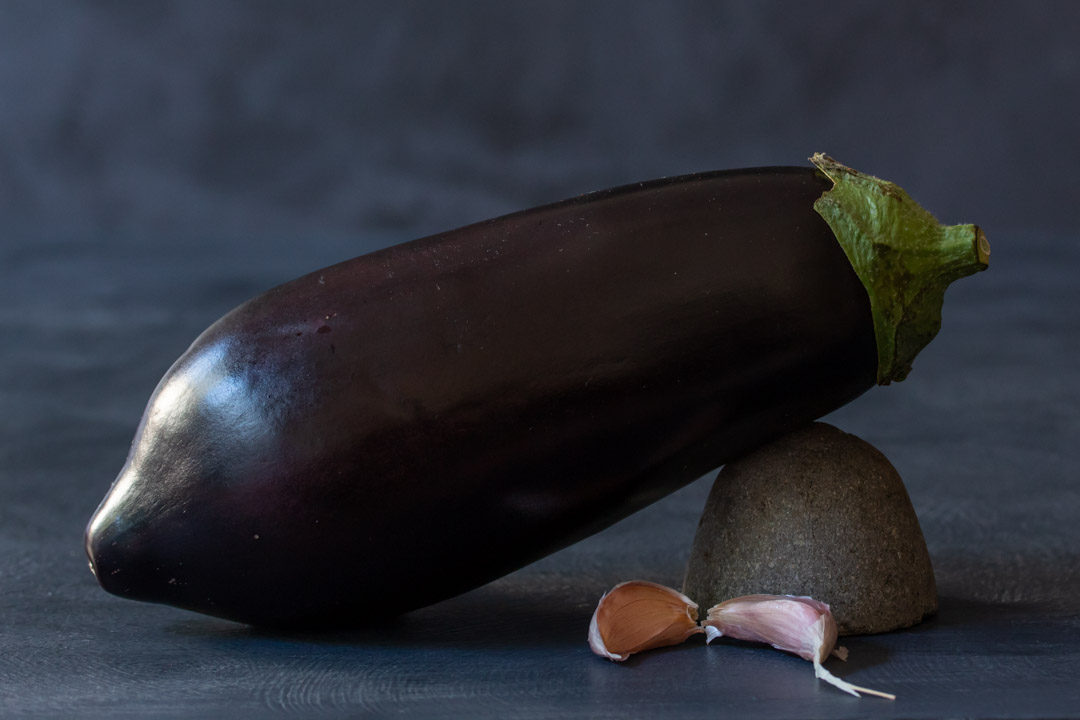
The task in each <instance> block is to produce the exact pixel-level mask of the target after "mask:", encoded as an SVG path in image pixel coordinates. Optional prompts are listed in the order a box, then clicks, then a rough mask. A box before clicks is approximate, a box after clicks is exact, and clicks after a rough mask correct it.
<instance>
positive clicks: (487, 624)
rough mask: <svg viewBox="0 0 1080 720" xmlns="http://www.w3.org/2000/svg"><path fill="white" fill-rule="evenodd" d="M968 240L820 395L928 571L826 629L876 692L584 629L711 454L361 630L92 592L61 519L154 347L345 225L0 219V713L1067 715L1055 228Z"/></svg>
mask: <svg viewBox="0 0 1080 720" xmlns="http://www.w3.org/2000/svg"><path fill="white" fill-rule="evenodd" d="M400 239H403V238H395V240H400ZM388 240H389V239H388ZM991 240H992V242H993V243H994V244H993V249H994V256H993V261H992V266H991V269H990V271H989V272H987V273H984V274H982V275H981V276H978V277H976V278H972V279H969V280H966V281H964V282H962V283H960V284H958V285H957V286H956V287H955V288H954V289H952V290H950V291H949V294H948V297H947V299H946V300H947V304H946V312H945V323H944V329H943V331H942V333H941V335H940V336H939V337H938V339H937V340H935V341H934V343H933V344H932V345H931V346H930V347H929V348H928V349H927V350H926V351H925V353H924V354H923V355H922V356H921V357H920V359H919V360H918V361H917V363H916V366H915V370H914V372H913V373H912V375H911V377H910V378H909V380H907V381H905V382H904V383H901V384H898V385H894V386H891V387H887V388H879V389H876V390H874V391H871V392H870V393H868V394H867V395H866V396H864V397H862V398H860V399H859V400H858V401H856V402H855V403H853V404H852V405H850V406H848V407H847V408H845V409H843V410H842V411H840V412H838V413H836V414H834V415H832V416H830V418H829V420H830V421H831V422H833V423H834V424H837V425H839V426H840V427H842V428H844V429H846V430H848V431H850V432H854V433H856V434H858V435H860V436H862V437H863V438H865V439H867V440H868V441H870V442H872V443H874V444H875V445H877V446H878V447H879V448H880V449H882V450H883V451H884V452H885V453H886V455H887V456H888V457H889V458H890V459H891V460H892V461H893V463H894V464H895V465H896V467H897V468H898V469H899V471H900V473H901V474H902V476H903V477H904V478H905V481H906V483H907V485H908V488H909V491H910V493H911V496H912V499H913V501H914V504H915V506H916V509H917V511H918V513H919V515H920V518H921V522H922V525H923V530H924V532H925V534H926V537H927V540H928V543H929V546H930V551H931V554H932V557H933V561H934V565H935V569H936V574H937V581H938V586H939V591H940V602H941V608H940V612H939V613H938V615H937V616H936V617H935V618H934V619H932V620H930V621H928V622H926V623H924V624H922V625H920V626H918V627H916V628H913V629H911V630H908V631H904V632H897V633H891V634H886V635H878V636H871V637H859V638H850V639H848V640H847V641H846V645H847V646H848V647H849V649H850V651H851V658H850V660H849V662H847V663H846V664H841V663H837V664H835V665H832V666H831V667H832V668H833V670H834V671H835V672H836V673H837V674H839V675H841V676H843V677H845V678H847V679H849V680H851V681H853V682H855V683H857V684H861V685H866V686H870V687H874V688H880V689H884V690H890V691H892V692H895V693H896V694H897V699H896V701H895V702H888V701H884V700H878V699H873V698H864V699H855V698H852V697H849V696H847V695H844V694H842V693H840V692H838V691H836V690H835V689H833V688H832V687H829V686H827V685H824V684H821V683H819V682H817V681H815V680H814V677H813V672H812V669H811V666H810V665H809V663H806V662H804V661H802V660H799V659H797V658H794V657H791V656H788V655H784V654H781V653H779V652H776V651H773V650H769V649H765V648H749V647H737V646H733V645H725V644H714V645H713V646H711V647H705V646H704V645H703V644H702V643H701V642H690V643H687V644H686V645H685V646H682V647H678V648H674V649H670V650H663V651H657V652H654V653H651V654H645V655H642V656H639V657H637V658H635V659H632V660H631V661H629V662H627V663H625V664H622V665H616V664H613V663H610V662H607V661H604V660H601V659H599V658H597V657H595V656H594V655H592V654H591V653H590V652H589V649H588V647H587V645H586V640H585V636H586V628H587V625H588V621H589V617H590V614H591V612H592V609H593V607H594V605H595V602H596V600H597V599H598V598H599V596H600V595H601V593H603V592H604V591H605V590H606V589H607V588H608V587H610V586H611V585H613V584H615V583H617V582H619V581H621V580H626V579H630V578H643V579H650V580H655V581H658V582H663V583H668V584H678V583H679V582H680V580H681V574H682V570H683V566H684V563H685V562H686V559H687V553H688V549H689V544H690V540H691V538H692V536H693V532H694V529H695V525H696V522H697V516H698V513H699V512H700V508H701V506H702V503H703V501H704V498H705V495H706V493H707V491H708V487H709V483H710V482H711V478H703V479H702V480H700V481H698V482H696V483H694V484H693V485H691V486H689V487H687V488H686V489H684V490H682V491H680V492H679V493H676V494H675V495H673V496H671V497H669V498H667V499H666V500H664V501H662V502H660V503H658V504H656V505H654V506H652V507H650V508H648V509H646V510H645V511H643V512H641V513H639V514H637V515H636V516H633V517H631V518H629V519H627V520H625V521H624V522H622V523H620V524H619V525H616V526H614V527H612V528H610V529H609V530H607V531H605V532H603V533H601V534H599V535H597V536H594V537H593V538H591V539H589V540H587V541H585V542H582V543H580V544H578V545H576V546H574V547H571V548H569V549H567V550H565V551H563V552H561V553H558V554H556V555H554V556H552V557H549V558H547V559H545V560H543V561H541V562H539V563H537V564H535V565H533V566H531V567H528V568H525V569H524V570H521V571H519V572H518V573H515V574H513V575H511V576H509V577H506V578H503V579H501V580H499V581H497V582H494V583H492V584H490V585H488V586H486V587H483V588H481V589H479V590H476V591H474V592H471V593H469V594H467V595H464V596H462V597H459V598H456V599H454V600H451V601H449V602H446V603H443V604H441V605H438V606H434V607H430V608H427V609H425V610H421V611H418V612H415V613H412V614H411V615H408V616H406V617H403V618H401V619H400V620H398V621H397V622H395V623H394V624H392V625H389V626H386V627H380V628H378V629H372V630H369V631H364V632H350V633H342V634H323V635H289V634H274V633H267V632H262V631H258V630H254V629H251V628H248V627H245V626H241V625H236V624H231V623H228V622H224V621H220V620H215V619H211V618H206V617H201V616H198V615H194V614H191V613H187V612H183V611H180V610H175V609H171V608H166V607H158V606H151V605H145V604H139V603H134V602H130V601H125V600H121V599H118V598H115V597H112V596H109V595H107V594H105V593H104V592H102V591H101V590H100V589H99V588H98V587H97V585H96V583H95V581H94V579H93V578H92V577H91V575H90V572H89V571H88V569H87V565H86V560H85V558H84V556H83V552H82V548H81V544H80V543H81V534H82V529H83V525H84V523H85V522H86V520H87V518H88V517H89V515H90V513H91V512H92V510H93V508H94V506H95V505H96V504H97V502H98V500H99V499H100V498H101V496H102V495H103V494H104V493H105V491H106V489H107V487H108V485H109V483H110V481H111V479H112V476H113V474H114V473H115V472H116V471H117V470H118V469H119V467H120V465H121V463H122V461H123V458H124V456H125V454H126V451H127V447H128V444H129V443H130V440H131V436H132V433H133V431H134V429H135V424H136V422H137V421H138V418H139V415H140V413H141V411H142V407H143V405H144V403H145V401H146V399H147V398H148V396H149V394H150V391H151V390H152V389H153V387H154V384H155V383H156V381H157V379H158V378H159V377H160V375H161V374H162V373H163V372H164V370H165V369H166V368H167V366H168V365H169V363H170V362H171V361H172V360H173V359H174V358H175V357H176V356H177V355H179V354H180V352H182V351H183V350H184V348H185V347H186V345H187V343H189V342H190V341H191V340H192V339H193V338H194V336H195V335H196V334H197V333H198V332H199V331H200V330H202V329H203V328H204V327H205V326H206V325H208V324H209V323H210V322H211V321H213V320H214V319H215V318H216V317H217V316H219V315H220V314H222V313H223V312H225V311H226V310H228V309H229V308H231V307H232V306H233V305H235V304H237V303H239V302H240V301H242V300H244V299H246V298H247V297H248V296H250V295H253V294H255V293H257V292H259V291H261V290H263V289H265V288H267V287H269V286H271V285H273V284H276V283H278V282H281V281H284V280H287V279H289V278H291V277H292V276H295V275H298V274H300V273H302V272H305V271H308V270H312V269H315V268H316V267H318V266H320V265H323V264H328V263H330V262H333V261H336V260H338V259H343V258H345V257H349V256H351V255H354V254H358V253H359V252H361V251H364V250H367V249H370V248H367V247H359V246H351V247H350V246H346V245H344V244H341V243H339V244H333V243H331V244H329V245H323V246H319V247H312V246H302V245H294V244H291V243H286V242H271V243H269V244H262V243H258V244H257V243H251V244H247V245H244V246H232V245H228V244H216V243H212V242H209V241H207V242H195V241H189V242H184V243H180V242H175V243H162V244H158V245H155V246H153V247H148V246H144V245H141V244H139V243H137V242H129V241H121V240H104V239H98V240H89V239H85V238H79V239H74V240H73V239H63V238H59V239H57V238H53V239H42V238H40V237H33V238H27V239H25V240H24V239H20V238H19V237H15V238H14V239H12V238H8V239H7V240H5V241H4V243H3V244H2V245H0V407H2V410H3V412H0V716H2V717H5V718H6V717H82V718H96V717H103V718H104V717H109V718H116V717H228V718H242V717H264V716H296V717H358V716H368V715H370V716H378V717H381V716H396V715H401V716H408V717H447V718H451V717H453V718H457V717H470V718H485V717H499V718H502V717H520V718H542V717H597V718H608V717H610V718H627V717H689V718H692V717H701V718H717V717H748V716H755V717H764V718H778V717H800V718H808V717H830V718H832V717H836V718H847V717H883V718H884V717H890V718H891V717H907V718H916V717H918V718H928V717H985V718H1033V717H1047V718H1049V717H1080V679H1078V678H1080V484H1078V482H1077V471H1078V468H1080V463H1078V460H1080V376H1078V373H1077V369H1076V358H1077V357H1080V323H1078V317H1080V315H1078V311H1077V306H1078V304H1080V283H1077V281H1076V278H1075V271H1076V268H1077V267H1078V266H1080V243H1077V241H1076V239H1075V238H1069V237H1049V236H1043V235H1039V234H1036V233H1025V232H1008V231H1001V230H998V231H996V232H995V231H994V230H993V229H991Z"/></svg>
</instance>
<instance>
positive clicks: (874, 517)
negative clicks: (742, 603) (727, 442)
mask: <svg viewBox="0 0 1080 720" xmlns="http://www.w3.org/2000/svg"><path fill="white" fill-rule="evenodd" d="M684 592H685V593H686V594H687V595H688V596H689V597H691V598H693V599H694V600H695V601H696V602H697V603H698V604H699V605H700V606H701V607H702V608H703V609H705V608H709V607H711V606H713V605H715V604H717V603H719V602H721V601H723V600H726V599H728V598H732V597H737V596H739V595H749V594H753V593H772V594H790V595H810V596H812V597H814V598H816V599H818V600H822V601H824V602H827V603H829V605H830V606H831V607H832V611H833V615H834V617H835V618H836V622H837V625H838V626H839V628H840V633H841V634H856V633H876V632H885V631H888V630H895V629H897V628H902V627H908V626H910V625H914V624H915V623H918V622H919V621H921V620H922V619H923V618H924V617H925V616H926V615H928V614H930V613H933V612H934V611H935V610H936V609H937V591H936V588H935V584H934V572H933V569H932V567H931V564H930V554H929V552H928V551H927V549H926V542H925V541H924V540H923V534H922V530H921V529H920V528H919V521H918V518H917V517H916V515H915V510H914V508H913V507H912V505H911V500H910V499H909V498H908V494H907V490H906V489H905V487H904V484H903V481H902V480H901V479H900V475H899V474H898V473H897V472H896V470H895V468H893V466H892V465H891V464H890V463H889V461H888V459H886V457H885V456H884V455H883V454H882V453H881V452H880V451H878V450H877V449H876V448H875V447H873V446H872V445H870V444H869V443H867V442H865V441H863V440H861V439H859V438H857V437H855V436H854V435H850V434H848V433H845V432H843V431H841V430H838V429H837V428H835V427H833V426H832V425H827V424H825V423H814V424H813V425H810V426H808V427H806V428H804V429H803V430H799V431H796V432H794V433H792V434H791V435H788V436H786V437H783V438H781V439H780V440H777V441H775V442H773V443H771V444H769V445H766V446H764V447H762V448H760V449H758V450H757V451H755V452H753V453H751V454H750V455H747V456H746V457H745V458H743V459H741V460H739V461H738V462H735V463H731V464H729V465H727V466H726V467H724V469H723V470H721V471H720V473H719V474H718V475H717V478H716V481H715V483H714V484H713V487H712V491H711V492H710V493H709V499H708V501H707V502H706V505H705V511H704V513H703V514H702V517H701V522H700V524H699V526H698V531H697V535H696V536H695V538H694V545H693V550H692V551H691V555H690V562H689V564H688V567H687V573H686V581H685V584H684Z"/></svg>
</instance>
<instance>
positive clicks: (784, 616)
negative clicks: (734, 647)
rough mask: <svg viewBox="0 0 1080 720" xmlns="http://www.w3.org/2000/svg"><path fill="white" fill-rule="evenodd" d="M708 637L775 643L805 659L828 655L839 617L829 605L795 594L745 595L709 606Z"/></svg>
mask: <svg viewBox="0 0 1080 720" xmlns="http://www.w3.org/2000/svg"><path fill="white" fill-rule="evenodd" d="M704 624H705V628H706V633H707V635H708V640H709V641H712V640H714V639H716V638H717V637H720V636H721V635H726V636H727V637H732V638H735V639H737V640H749V641H751V642H761V643H767V644H769V645H772V646H773V647H774V648H776V649H777V650H784V651H786V652H790V653H794V654H796V655H798V656H799V657H801V658H803V659H804V660H811V661H813V660H814V659H817V660H819V661H821V660H824V659H825V658H826V657H828V655H829V653H830V652H832V650H833V646H835V645H836V637H837V630H836V621H835V620H833V616H832V613H831V612H830V611H829V606H828V605H826V604H825V603H823V602H821V601H819V600H814V599H813V598H809V597H796V596H794V595H746V596H743V597H738V598H733V599H731V600H727V601H725V602H722V603H720V604H719V605H714V606H713V607H711V608H709V612H708V614H707V616H706V618H705V623H704Z"/></svg>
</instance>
